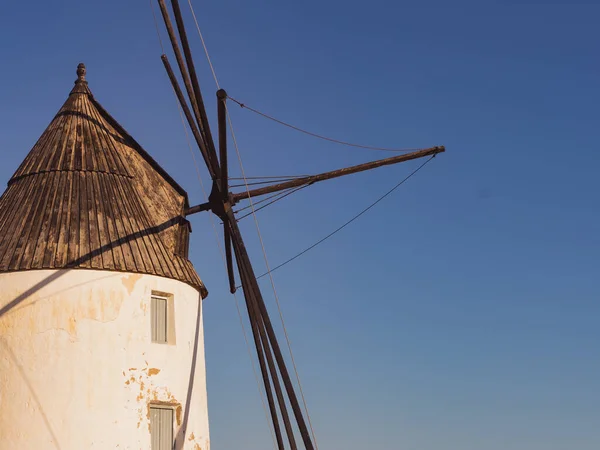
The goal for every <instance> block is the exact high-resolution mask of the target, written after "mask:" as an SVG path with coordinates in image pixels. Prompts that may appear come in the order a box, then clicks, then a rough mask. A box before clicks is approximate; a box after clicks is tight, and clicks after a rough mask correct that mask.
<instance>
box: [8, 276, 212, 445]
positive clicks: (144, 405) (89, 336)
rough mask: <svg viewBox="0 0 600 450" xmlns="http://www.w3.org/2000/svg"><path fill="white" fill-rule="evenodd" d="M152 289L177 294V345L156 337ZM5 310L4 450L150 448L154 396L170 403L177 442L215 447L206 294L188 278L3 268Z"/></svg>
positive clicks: (171, 339) (175, 320)
mask: <svg viewBox="0 0 600 450" xmlns="http://www.w3.org/2000/svg"><path fill="white" fill-rule="evenodd" d="M152 291H160V292H165V293H169V294H172V295H173V306H174V308H173V311H172V313H173V315H174V321H173V324H174V336H171V337H170V341H174V344H171V343H169V344H156V343H151V341H150V329H151V328H150V327H151V325H150V296H151V293H152ZM15 299H16V301H15ZM0 311H4V312H3V313H2V315H1V316H0V450H17V449H19V450H34V449H35V450H41V449H43V450H52V449H56V450H76V449H77V450H82V449H135V450H137V449H142V450H148V449H150V431H149V428H150V423H149V404H150V403H151V402H163V403H168V404H171V405H173V408H174V409H175V411H176V414H175V415H176V417H177V418H176V421H175V422H176V423H175V430H174V433H175V435H176V436H177V438H176V446H175V448H176V449H194V450H198V449H201V450H209V434H208V414H207V399H206V375H205V365H204V337H203V327H202V317H201V312H202V301H201V300H200V295H199V293H198V291H196V290H195V289H194V288H192V287H191V286H188V285H186V284H184V283H181V282H179V281H175V280H171V279H167V278H161V277H156V276H152V275H140V274H128V273H116V272H108V271H95V270H81V269H80V270H35V271H27V272H15V273H3V274H0ZM197 324H198V327H197ZM196 336H197V340H198V345H197V355H196V365H195V368H194V370H193V374H192V373H191V370H192V369H191V367H192V360H193V353H194V342H195V338H196ZM190 375H193V389H192V391H191V393H190V392H188V390H189V382H190ZM188 404H189V414H186V406H187V405H188ZM186 417H187V430H186V432H185V436H182V432H183V430H182V428H183V424H184V423H185V420H186Z"/></svg>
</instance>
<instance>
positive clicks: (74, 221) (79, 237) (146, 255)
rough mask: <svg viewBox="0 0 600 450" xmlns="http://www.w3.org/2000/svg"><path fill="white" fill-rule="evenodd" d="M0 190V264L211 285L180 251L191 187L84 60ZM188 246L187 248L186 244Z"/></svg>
mask: <svg viewBox="0 0 600 450" xmlns="http://www.w3.org/2000/svg"><path fill="white" fill-rule="evenodd" d="M77 74H78V78H77V80H76V81H75V86H74V87H73V89H72V90H71V92H70V94H69V97H68V98H67V100H66V102H65V104H64V105H63V106H62V108H60V110H59V111H58V113H57V114H56V116H55V117H54V119H53V120H52V122H51V123H50V125H49V126H48V127H47V128H46V130H45V131H44V132H43V133H42V135H41V137H40V138H39V140H38V141H37V143H36V144H35V145H34V146H33V148H32V149H31V151H30V152H29V154H28V155H27V157H26V158H25V160H24V161H23V163H22V164H21V165H20V166H19V168H18V169H17V170H16V172H15V174H14V175H13V177H12V178H11V179H10V181H9V182H8V187H7V189H6V191H5V192H4V193H3V194H2V196H1V197H0V272H10V271H22V270H33V269H65V268H72V269H96V270H113V271H123V272H134V273H143V274H151V275H158V276H163V277H168V278H173V279H176V280H179V281H183V282H185V283H187V284H189V285H191V286H194V287H195V288H196V289H198V290H199V291H200V292H201V293H202V296H203V297H205V296H206V294H207V292H206V289H205V287H204V285H203V283H202V281H201V280H200V278H199V277H198V274H197V273H196V271H195V269H194V267H193V266H192V263H191V262H190V261H189V260H188V259H187V257H186V256H185V255H184V254H181V252H180V253H179V254H177V253H176V251H178V249H181V242H182V239H187V234H186V233H187V230H188V227H189V224H188V222H187V220H186V219H185V218H184V217H183V214H184V211H185V209H186V208H187V207H188V203H187V194H186V192H185V191H184V190H183V189H182V188H181V187H180V186H179V185H178V184H177V183H176V182H175V181H174V180H173V179H172V178H171V177H170V176H169V175H168V174H167V173H166V172H165V171H164V170H163V169H162V168H161V167H160V166H159V165H158V164H157V163H156V161H154V160H153V159H152V158H151V157H150V155H148V153H146V151H145V150H144V149H142V147H141V146H140V145H139V144H138V143H137V142H136V141H135V140H134V139H133V138H132V137H131V136H130V135H129V134H128V133H127V132H126V131H125V130H124V129H123V127H121V125H119V124H118V123H117V122H116V120H115V119H114V118H113V117H112V116H110V115H109V114H108V113H107V112H106V110H104V108H102V106H101V105H100V104H99V103H98V102H97V101H96V100H95V99H94V97H93V95H92V93H91V91H90V89H89V87H88V84H87V81H86V80H85V67H84V66H83V64H80V65H79V66H78V69H77ZM186 253H187V251H186Z"/></svg>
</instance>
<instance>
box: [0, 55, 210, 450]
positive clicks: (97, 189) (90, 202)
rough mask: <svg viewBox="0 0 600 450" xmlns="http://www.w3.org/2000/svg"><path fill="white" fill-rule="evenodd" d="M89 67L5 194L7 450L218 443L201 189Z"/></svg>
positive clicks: (1, 445)
mask: <svg viewBox="0 0 600 450" xmlns="http://www.w3.org/2000/svg"><path fill="white" fill-rule="evenodd" d="M77 75H78V78H77V81H76V82H75V87H74V88H73V90H72V91H71V93H70V94H69V97H68V99H67V101H66V102H65V104H64V105H63V107H62V108H61V109H60V111H59V112H58V113H57V114H56V116H55V117H54V119H53V120H52V122H51V123H50V125H49V126H48V128H47V129H46V130H45V131H44V133H43V134H42V136H41V137H40V139H39V140H38V142H37V143H36V144H35V145H34V147H33V149H32V150H31V152H30V153H29V154H28V155H27V157H26V158H25V160H24V161H23V163H22V164H21V166H20V167H19V168H18V169H17V171H16V172H15V174H14V175H13V177H12V178H11V179H10V181H9V182H8V187H7V189H6V191H5V192H4V194H3V195H2V197H1V198H0V405H1V406H2V411H3V412H2V414H0V450H16V449H20V450H28V449H49V450H50V449H60V450H69V449H73V450H75V449H77V450H80V449H87V448H98V449H115V448H122V449H150V448H152V449H161V450H162V449H171V448H177V449H187V448H189V449H198V448H201V449H202V450H207V449H208V447H209V434H208V413H207V400H206V381H205V380H206V378H205V365H204V342H203V329H202V299H203V298H204V297H205V296H206V289H205V288H204V285H203V284H202V282H201V281H200V278H199V277H198V275H197V274H196V272H195V270H194V268H193V266H192V264H191V263H190V261H189V260H188V259H187V248H188V237H189V232H190V228H189V223H188V222H187V221H186V220H185V219H184V218H183V213H184V211H185V209H186V208H187V207H188V206H189V205H188V202H187V194H186V192H185V191H184V190H183V189H182V188H181V187H180V186H179V185H178V184H177V183H176V182H175V181H174V180H173V179H172V178H171V177H170V176H169V175H168V174H167V173H166V172H165V171H164V170H163V169H162V168H161V167H160V166H159V165H158V164H157V163H156V162H155V161H154V160H153V159H152V158H151V157H150V156H149V155H148V154H147V153H146V152H145V151H144V150H143V149H142V148H141V146H140V145H139V144H138V143H137V142H136V141H135V140H134V139H133V138H132V137H131V136H130V135H129V134H128V133H127V132H126V131H125V130H124V129H123V128H122V127H121V126H120V125H119V124H118V123H117V122H116V121H115V120H114V119H113V118H112V117H111V116H110V115H109V114H108V113H107V112H106V111H105V110H104V109H103V108H102V107H101V106H100V104H99V103H98V102H97V101H96V100H95V99H94V97H93V96H92V94H91V92H90V90H89V88H88V84H87V82H86V80H85V67H84V66H83V64H80V65H79V66H78V68H77ZM173 442H175V447H173Z"/></svg>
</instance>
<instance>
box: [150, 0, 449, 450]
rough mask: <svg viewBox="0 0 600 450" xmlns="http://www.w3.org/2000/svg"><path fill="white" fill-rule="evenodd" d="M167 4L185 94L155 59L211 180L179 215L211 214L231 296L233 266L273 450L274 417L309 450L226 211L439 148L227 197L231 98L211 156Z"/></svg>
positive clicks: (221, 96)
mask: <svg viewBox="0 0 600 450" xmlns="http://www.w3.org/2000/svg"><path fill="white" fill-rule="evenodd" d="M170 3H171V9H172V12H173V16H174V18H175V23H176V30H175V28H174V27H173V23H172V21H171V17H170V13H169V11H168V9H167V5H166V3H165V0H158V4H159V7H160V11H161V14H162V18H163V21H164V24H165V27H166V29H167V33H168V36H169V41H170V43H171V47H172V50H173V53H174V55H175V58H176V61H177V66H178V69H179V74H180V76H181V79H182V80H183V83H184V87H185V94H184V91H183V90H182V89H181V86H180V85H179V81H178V79H177V77H176V75H175V72H174V71H173V68H172V66H171V64H170V62H169V59H168V57H167V56H166V55H165V54H163V55H162V56H161V59H162V62H163V64H164V67H165V70H166V72H167V74H168V76H169V80H170V82H171V85H172V87H173V89H174V91H175V94H176V96H177V100H178V102H179V105H180V106H181V109H182V111H183V113H184V115H185V118H186V120H187V123H188V125H189V127H190V129H191V131H192V135H193V137H194V140H195V142H196V144H197V146H198V148H199V150H200V153H201V154H202V157H203V160H204V163H205V164H206V167H207V169H208V172H209V174H210V177H211V180H212V190H211V192H210V195H209V197H208V202H206V203H203V204H200V205H196V206H192V207H190V208H188V209H187V210H186V211H185V215H186V216H189V215H191V214H195V213H199V212H202V211H208V212H212V213H213V214H215V215H216V216H217V217H218V218H219V219H220V220H221V221H222V222H223V239H224V248H225V259H226V267H227V275H228V279H229V288H230V291H231V292H232V293H234V292H235V291H236V281H235V273H234V272H235V271H234V256H235V265H236V266H237V272H238V276H239V278H240V281H241V287H242V290H243V294H244V299H245V303H246V308H247V312H248V318H249V321H250V325H251V329H252V335H253V338H254V345H255V348H256V354H257V358H258V362H259V366H260V371H261V375H262V379H263V384H264V388H265V393H266V396H267V401H268V405H269V410H270V414H271V420H272V422H273V429H274V432H275V437H276V440H277V445H278V448H279V449H280V450H282V449H284V448H286V444H285V442H284V438H283V434H282V430H281V425H280V423H279V417H281V420H282V422H283V427H284V429H285V434H286V437H287V442H288V443H289V448H290V449H297V448H298V443H297V442H296V438H295V435H294V424H293V422H292V418H293V419H294V421H295V424H296V425H297V427H298V430H299V432H300V436H301V440H302V444H303V446H304V448H305V449H307V450H313V449H314V448H315V443H314V442H313V439H311V435H310V433H309V429H308V426H307V422H306V419H305V416H304V413H303V411H302V409H301V407H300V403H299V401H298V396H297V394H296V391H295V388H294V385H293V383H292V380H291V377H290V374H289V371H288V368H287V366H286V363H285V360H284V357H283V353H282V351H281V348H280V345H279V343H278V340H277V336H276V333H275V331H274V328H273V325H272V323H271V319H270V317H269V313H268V311H267V307H266V305H265V302H264V299H263V296H262V293H261V290H260V287H259V285H258V282H257V277H256V274H255V272H254V269H253V266H252V263H251V261H250V257H249V255H248V251H247V250H246V247H245V245H244V240H243V237H242V234H241V232H240V228H239V226H238V219H237V218H236V216H235V213H234V211H233V209H232V208H233V206H234V205H236V204H237V203H238V202H240V201H243V200H248V199H254V198H257V197H260V196H264V195H269V194H275V193H277V192H282V191H285V190H287V189H291V188H299V187H303V186H308V185H311V184H314V183H317V182H320V181H325V180H330V179H333V178H337V177H341V176H345V175H350V174H353V173H358V172H363V171H366V170H371V169H375V168H377V167H382V166H385V165H391V164H398V163H401V162H405V161H410V160H414V159H418V158H423V157H427V156H435V155H437V154H438V153H441V152H444V151H445V148H444V147H443V146H438V147H431V148H428V149H424V150H420V151H416V152H413V153H408V154H403V155H398V156H393V157H390V158H385V159H381V160H377V161H372V162H369V163H365V164H359V165H356V166H351V167H346V168H342V169H339V170H334V171H330V172H325V173H321V174H317V175H312V176H305V177H299V178H295V179H292V180H287V181H284V182H280V183H274V184H271V185H268V186H264V187H260V188H257V189H247V190H246V191H245V192H239V193H234V192H231V191H230V189H229V188H230V186H229V170H228V158H227V131H228V130H227V101H228V100H230V99H231V98H230V97H229V96H228V95H227V92H226V91H225V90H223V89H219V90H218V91H217V123H218V152H217V145H215V140H214V139H213V135H212V133H211V129H210V125H209V122H208V117H207V113H206V109H205V106H204V101H203V97H202V92H201V90H200V85H199V82H198V77H197V75H196V68H195V65H194V60H193V57H192V53H191V50H190V45H189V41H188V37H187V33H186V29H185V25H184V21H183V16H182V14H181V8H180V6H179V1H178V0H171V2H170ZM186 95H187V98H186ZM282 384H283V386H282ZM288 402H289V405H290V406H291V410H292V415H290V413H289V412H288V408H287V403H288Z"/></svg>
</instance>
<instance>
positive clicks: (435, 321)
mask: <svg viewBox="0 0 600 450" xmlns="http://www.w3.org/2000/svg"><path fill="white" fill-rule="evenodd" d="M292 3H293V4H292ZM551 3H552V4H551ZM553 3H555V2H546V3H545V2H535V4H534V3H530V4H527V5H523V4H520V5H518V4H516V2H510V3H509V2H505V3H504V4H501V3H500V2H493V3H488V2H471V3H461V4H459V3H457V2H452V5H451V6H450V4H449V3H448V2H437V3H435V2H433V3H429V4H424V3H421V4H419V6H417V2H414V3H413V4H409V3H407V2H392V1H381V0H372V1H368V2H358V1H354V0H349V1H339V0H335V1H334V0H321V1H318V2H317V1H310V2H295V3H294V2H262V1H256V2H241V1H240V2H234V1H229V0H222V1H210V2H209V1H205V2H200V1H198V0H196V2H195V3H194V5H195V7H196V9H197V12H198V14H199V20H200V24H201V26H202V29H203V32H204V34H205V38H206V40H207V44H208V45H209V48H210V51H211V55H212V57H213V62H214V64H215V67H216V70H217V73H218V76H219V78H220V81H221V84H222V85H223V87H225V88H226V89H227V90H228V92H229V93H230V95H232V96H233V97H237V98H239V99H240V100H243V101H244V102H246V103H247V104H249V105H253V106H255V107H257V108H259V109H262V110H264V111H266V112H269V113H271V114H273V115H276V116H278V117H280V118H282V119H284V120H288V121H290V122H292V123H295V124H297V125H300V126H303V127H305V128H307V129H310V130H314V131H316V132H320V133H325V134H328V135H331V136H334V137H338V138H340V139H346V140H351V141H356V142H360V143H367V144H372V145H379V146H399V147H427V146H431V145H441V144H443V145H446V148H447V153H445V154H443V155H441V156H439V157H438V158H436V159H435V160H434V161H432V163H430V164H429V165H428V166H427V167H426V168H425V169H424V170H423V171H421V172H420V173H419V174H418V175H417V176H416V177H414V178H413V179H411V180H410V181H409V182H408V183H407V184H406V185H404V186H403V187H402V188H400V189H399V190H398V191H397V192H396V193H395V194H394V195H393V196H391V197H389V198H388V199H386V200H385V202H383V203H381V204H379V205H378V206H377V207H376V208H375V209H373V210H372V211H371V212H370V213H369V214H368V215H366V216H363V217H362V218H361V219H360V220H359V221H357V222H355V223H354V224H352V225H351V226H350V227H348V228H347V229H345V230H344V231H343V232H342V233H340V234H338V235H336V236H335V237H334V238H332V239H330V240H329V241H327V242H326V243H325V244H323V245H321V246H320V247H318V248H316V249H315V250H313V251H312V252H310V253H308V254H306V255H305V256H303V257H302V258H300V259H298V260H297V261H296V262H294V263H293V264H290V265H289V266H287V267H285V268H283V269H281V270H280V271H278V272H276V274H275V282H276V286H277V289H278V293H279V296H280V298H281V302H282V306H283V310H284V314H285V317H286V318H287V324H288V327H289V333H290V336H291V339H292V343H293V347H294V349H295V354H296V359H297V362H298V364H299V369H300V372H301V376H302V379H303V383H304V387H305V391H306V395H307V400H308V402H309V407H310V410H311V414H312V419H313V422H314V424H315V429H316V433H317V439H318V443H319V447H320V448H321V450H325V449H331V450H341V449H345V450H359V449H361V450H362V449H368V448H373V449H375V448H376V449H388V450H395V449H405V450H440V449H443V450H506V449H511V450H571V449H577V450H597V449H598V448H600V428H599V427H598V424H600V350H599V348H600V345H599V344H600V303H599V300H600V297H599V294H600V288H599V279H598V272H599V255H600V238H599V237H598V236H599V234H598V228H599V225H600V212H599V210H598V205H599V192H600V190H599V188H600V186H599V178H598V170H599V168H600V154H599V146H598V140H599V139H598V129H599V125H598V124H599V119H600V113H599V109H598V104H600V87H599V86H600V83H599V79H600V63H599V59H598V54H599V50H600V45H599V40H598V34H597V26H598V17H600V16H599V13H600V8H599V7H598V6H591V5H570V6H568V5H567V3H568V2H563V3H564V4H563V5H559V4H553ZM182 5H183V6H185V11H186V12H187V11H188V10H187V2H185V1H182ZM0 11H1V12H0V17H1V25H2V26H1V27H0V38H1V41H2V42H3V46H2V47H3V52H2V71H1V77H2V78H1V81H2V83H1V84H0V105H1V106H0V124H1V128H0V149H1V153H0V163H1V164H0V180H2V181H3V182H6V181H7V180H8V178H9V177H10V176H11V174H12V173H13V171H14V170H15V169H16V167H17V166H18V164H19V162H20V161H21V160H22V159H23V158H24V157H25V155H26V154H27V152H28V151H29V149H30V148H31V146H32V145H33V144H34V142H35V141H36V140H37V138H38V137H39V135H40V133H41V132H42V131H43V130H44V128H45V127H46V125H47V124H48V123H49V122H50V120H51V119H52V117H53V115H54V114H55V113H56V111H57V110H58V108H59V107H60V106H61V105H62V103H63V101H64V100H65V98H66V95H67V93H68V92H69V90H70V89H71V86H72V82H73V80H74V79H75V67H76V65H77V63H79V62H80V61H83V62H85V63H86V65H87V67H88V80H89V82H90V87H91V89H92V91H93V92H94V93H95V95H96V97H97V98H98V100H99V101H100V102H101V103H102V104H103V105H104V106H105V107H106V108H107V109H108V110H109V111H110V112H111V113H112V114H113V115H114V116H115V117H116V118H117V120H119V121H120V122H121V123H122V124H123V125H124V126H125V128H126V129H127V130H128V131H129V132H130V133H131V134H132V135H133V136H135V138H136V139H137V140H138V141H139V142H140V143H142V145H143V146H145V148H146V149H147V150H148V151H149V152H150V153H151V154H152V155H153V156H154V157H155V158H156V159H157V160H158V161H159V162H160V163H161V164H162V165H163V166H164V167H165V168H166V169H167V170H168V171H169V172H170V173H171V174H172V175H173V176H174V177H175V178H176V179H177V180H178V181H179V182H180V184H181V185H182V186H184V188H186V189H187V190H188V192H189V194H190V199H191V201H192V202H193V203H195V202H201V201H202V200H203V198H202V192H201V190H200V189H199V185H198V182H197V180H196V175H195V172H194V169H193V165H192V164H191V157H190V155H189V150H188V148H187V145H186V141H185V135H184V133H183V130H182V126H181V122H180V119H179V115H178V112H177V108H176V103H175V100H174V97H173V95H172V92H171V88H170V86H169V84H168V80H167V77H166V75H165V73H164V71H163V68H162V65H161V62H160V59H159V56H160V48H159V44H158V41H157V37H156V32H155V29H154V24H153V19H152V15H151V12H150V7H149V3H148V2H147V1H130V2H122V1H116V0H111V1H108V0H107V1H102V2H81V1H77V2H75V1H63V2H60V3H57V2H39V1H38V2H9V3H7V4H5V5H3V6H2V8H1V10H0ZM189 25H190V28H189V31H190V37H191V39H192V45H193V48H194V50H195V55H196V61H197V66H198V68H199V70H200V72H201V83H202V86H203V88H204V92H205V95H206V102H207V104H208V106H209V109H210V111H209V112H210V114H211V115H212V114H213V113H214V103H215V102H214V90H215V87H214V82H213V81H212V78H211V76H210V72H209V71H208V68H207V65H206V63H205V60H204V59H203V54H202V52H201V47H200V45H199V39H198V37H197V35H196V34H195V33H194V30H193V28H192V27H191V25H192V23H191V22H190V23H189ZM165 38H166V35H165V34H164V33H163V39H165ZM232 113H233V120H234V125H235V131H236V133H237V136H238V140H239V144H240V150H241V152H242V155H243V157H244V161H245V165H246V170H247V173H248V174H249V175H279V174H288V173H311V172H316V171H321V170H328V169H333V168H337V167H340V166H344V165H349V164H354V163H358V162H363V161H366V160H369V159H372V158H379V157H384V156H388V154H381V153H379V152H369V151H366V150H359V149H352V148H344V147H340V146H336V145H332V144H328V143H325V142H321V141H318V140H314V139H312V138H308V137H305V136H302V135H299V134H296V133H295V132H293V131H290V130H287V129H285V128H281V127H279V126H277V125H274V124H272V123H269V122H266V121H264V120H262V119H260V118H258V117H256V116H253V115H252V114H251V113H249V112H246V111H241V110H239V109H233V110H232ZM417 164H418V162H416V163H407V164H404V165H402V166H395V167H389V168H384V169H380V170H379V171H376V172H373V173H370V174H362V175H356V176H354V177H351V178H350V177H349V178H347V179H343V180H339V181H334V182H330V183H329V184H324V185H319V186H313V187H312V188H310V189H306V190H304V191H302V192H301V193H298V194H296V195H294V196H292V197H289V198H288V199H287V201H285V202H281V203H279V204H277V205H276V206H273V207H271V208H269V209H267V210H265V211H264V212H261V213H260V215H259V218H260V223H261V225H262V231H263V234H264V238H265V244H266V247H267V251H268V254H269V258H270V261H271V263H272V264H273V265H276V264H277V263H279V262H281V261H282V260H285V259H286V258H287V257H289V256H292V255H293V254H295V253H296V252H297V251H299V250H302V249H303V248H305V247H306V246H308V245H310V244H312V243H313V242H314V241H316V240H318V239H320V238H321V237H322V236H324V235H325V234H327V233H329V232H330V231H331V230H333V229H334V228H336V227H337V226H338V225H340V224H341V223H343V222H344V221H345V220H347V219H348V218H350V217H351V216H352V215H354V214H355V213H356V212H358V211H359V210H361V209H362V208H364V207H365V206H366V205H368V204H369V203H370V202H371V201H373V200H374V199H375V198H377V197H378V196H379V195H381V194H382V193H383V192H385V191H386V190H387V189H389V188H390V187H392V186H393V185H394V184H395V183H396V182H397V181H398V180H400V179H401V178H403V177H404V176H405V175H406V174H408V173H409V172H410V171H411V170H413V169H414V168H415V167H416V166H417ZM235 170H237V169H235ZM237 173H239V171H238V172H237ZM205 180H206V177H205ZM192 221H193V230H194V232H193V235H192V249H191V258H192V260H193V262H194V264H195V265H196V268H197V269H198V271H199V273H200V275H201V276H202V278H203V280H204V281H205V282H206V284H207V286H208V288H209V290H210V296H209V298H208V299H207V300H206V301H205V317H204V320H205V326H206V331H205V332H206V346H207V348H206V354H207V366H208V390H209V407H210V421H211V423H210V424H211V433H212V447H213V448H214V449H235V448H244V449H247V450H262V449H265V448H271V447H270V446H272V444H271V440H270V435H269V433H268V429H267V426H266V421H265V418H264V414H263V410H262V406H261V404H260V400H259V397H258V393H257V392H258V391H257V387H256V382H255V380H254V378H253V375H252V371H251V366H250V363H249V358H248V355H247V352H246V348H245V344H244V340H243V337H242V334H241V330H240V326H239V322H238V318H237V313H236V310H235V306H234V302H233V299H232V298H231V296H230V295H229V294H228V293H227V290H226V278H225V276H224V270H223V267H222V263H221V259H220V256H219V253H218V250H217V246H216V243H215V238H214V234H213V230H212V228H211V225H210V221H209V219H208V217H207V216H202V215H199V216H197V217H194V218H193V219H192ZM243 231H244V232H245V235H246V237H247V240H248V246H249V248H250V251H251V254H252V256H253V259H254V261H255V264H256V267H257V270H258V271H262V269H264V262H263V260H262V256H261V253H260V249H259V247H258V243H257V239H256V232H255V229H254V228H253V223H252V221H251V220H248V219H247V220H245V221H244V222H243ZM263 281H264V282H262V283H261V284H262V286H263V287H264V292H265V294H266V298H267V301H268V303H269V305H270V307H273V306H274V304H273V295H272V293H270V286H269V284H268V282H267V281H266V280H263ZM240 299H241V297H240ZM272 311H273V314H275V310H274V309H272Z"/></svg>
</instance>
